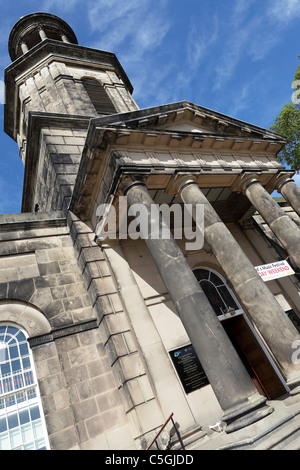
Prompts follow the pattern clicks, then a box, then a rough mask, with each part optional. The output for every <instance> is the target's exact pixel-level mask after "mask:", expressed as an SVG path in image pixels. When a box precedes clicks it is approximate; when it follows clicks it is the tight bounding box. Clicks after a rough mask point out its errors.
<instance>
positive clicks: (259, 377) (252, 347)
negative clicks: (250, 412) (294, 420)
mask: <svg viewBox="0 0 300 470" xmlns="http://www.w3.org/2000/svg"><path fill="white" fill-rule="evenodd" d="M222 325H223V326H224V328H225V330H226V332H227V334H228V336H229V338H230V339H231V341H232V343H233V345H234V346H235V348H236V350H237V352H238V353H239V355H240V357H241V359H242V361H243V362H244V364H245V367H246V368H247V370H248V372H249V374H250V376H251V378H252V380H253V382H254V384H255V385H256V387H257V389H258V390H259V392H260V393H262V394H265V395H266V397H267V398H268V399H269V400H272V399H274V398H277V397H279V396H281V395H283V394H285V393H286V389H285V387H284V386H283V384H282V382H281V380H280V379H279V377H278V375H277V374H276V372H275V370H274V369H273V367H272V365H271V363H270V362H269V360H268V358H267V356H266V354H265V353H264V351H263V350H262V348H261V346H260V344H259V343H258V341H257V339H256V338H255V336H254V334H253V332H252V331H251V329H250V327H249V326H248V324H247V323H246V320H245V319H244V317H243V315H239V316H236V317H233V318H230V319H229V320H225V321H223V322H222Z"/></svg>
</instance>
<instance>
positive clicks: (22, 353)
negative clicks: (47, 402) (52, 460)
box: [0, 325, 49, 450]
mask: <svg viewBox="0 0 300 470" xmlns="http://www.w3.org/2000/svg"><path fill="white" fill-rule="evenodd" d="M47 448H49V444H48V437H47V433H46V428H45V422H44V417H43V413H42V409H41V403H40V398H39V393H38V388H37V383H36V380H35V373H34V368H33V361H32V357H31V351H30V349H29V347H28V343H27V340H26V336H25V334H24V332H23V331H21V330H20V328H19V327H15V326H12V325H1V326H0V450H16V449H18V450H38V449H39V450H40V449H47Z"/></svg>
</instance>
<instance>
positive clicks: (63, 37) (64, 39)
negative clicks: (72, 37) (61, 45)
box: [60, 31, 70, 44]
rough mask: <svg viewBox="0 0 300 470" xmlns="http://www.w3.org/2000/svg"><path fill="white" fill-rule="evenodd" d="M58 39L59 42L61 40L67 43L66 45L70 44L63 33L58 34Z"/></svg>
mask: <svg viewBox="0 0 300 470" xmlns="http://www.w3.org/2000/svg"><path fill="white" fill-rule="evenodd" d="M60 37H61V40H62V41H63V42H65V43H67V44H70V41H69V39H68V38H67V35H66V34H65V32H64V31H61V32H60Z"/></svg>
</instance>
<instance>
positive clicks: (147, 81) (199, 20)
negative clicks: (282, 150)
mask: <svg viewBox="0 0 300 470" xmlns="http://www.w3.org/2000/svg"><path fill="white" fill-rule="evenodd" d="M0 8H1V17H0V213H2V214H3V213H18V212H20V211H21V200H22V185H23V174H24V169H23V164H22V162H21V159H20V157H19V150H18V146H17V144H16V143H15V142H14V141H13V140H12V139H11V138H10V137H8V136H7V135H6V134H5V133H4V131H3V111H4V106H3V104H4V70H5V68H6V67H7V66H8V65H10V63H11V60H10V57H9V55H8V49H7V42H8V36H9V33H10V31H11V28H12V27H13V25H14V24H15V23H16V22H17V21H18V19H19V18H20V17H21V16H25V15H27V14H29V13H34V12H38V11H43V12H48V13H52V14H55V15H57V16H59V17H61V18H62V19H64V20H65V21H66V22H67V23H68V24H69V25H70V26H71V28H72V29H73V30H74V32H75V34H76V36H77V39H78V43H79V44H80V45H82V46H87V47H92V48H96V49H101V50H104V51H109V52H114V53H115V54H116V55H117V57H118V59H119V61H120V62H121V64H122V66H123V68H124V70H125V72H126V73H127V75H128V77H129V79H130V81H131V83H132V85H133V87H134V93H133V97H134V98H135V100H136V102H137V104H138V105H139V107H140V108H147V107H152V106H156V105H163V104H167V103H174V102H177V101H182V100H188V101H191V102H193V103H195V104H198V105H200V106H204V107H206V108H209V109H212V110H215V111H218V112H220V113H223V114H226V115H229V116H231V117H234V118H237V119H241V120H243V121H246V122H249V123H252V124H255V125H257V126H261V127H264V128H269V127H270V125H271V124H272V123H273V122H274V120H275V118H276V116H277V115H278V114H279V113H280V111H281V109H282V107H283V106H284V105H285V104H286V103H288V102H290V101H291V100H292V94H293V89H292V82H293V78H294V74H295V71H296V69H297V67H298V65H299V58H298V55H299V54H300V0H263V1H262V0H126V1H125V0H84V1H83V0H68V1H67V0H38V1H37V0H27V1H26V2H24V1H21V0H14V1H13V2H8V1H7V0H0ZM296 181H297V183H298V184H299V185H300V176H297V179H296Z"/></svg>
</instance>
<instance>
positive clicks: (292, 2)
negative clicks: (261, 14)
mask: <svg viewBox="0 0 300 470" xmlns="http://www.w3.org/2000/svg"><path fill="white" fill-rule="evenodd" d="M267 13H268V15H269V16H270V17H271V18H272V19H274V20H276V21H278V22H280V23H287V22H290V21H292V20H295V19H297V18H299V17H300V2H299V0H269V6H268V12H267Z"/></svg>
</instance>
